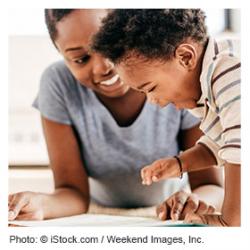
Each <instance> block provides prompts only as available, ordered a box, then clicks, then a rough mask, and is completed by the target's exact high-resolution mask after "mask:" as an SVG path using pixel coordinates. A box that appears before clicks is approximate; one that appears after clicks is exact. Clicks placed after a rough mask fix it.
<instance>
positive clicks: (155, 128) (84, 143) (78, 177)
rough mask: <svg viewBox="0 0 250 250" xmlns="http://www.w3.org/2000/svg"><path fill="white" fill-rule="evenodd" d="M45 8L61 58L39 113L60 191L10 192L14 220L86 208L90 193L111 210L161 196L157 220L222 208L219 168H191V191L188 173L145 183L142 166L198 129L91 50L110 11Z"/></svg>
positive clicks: (50, 73)
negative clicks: (135, 87)
mask: <svg viewBox="0 0 250 250" xmlns="http://www.w3.org/2000/svg"><path fill="white" fill-rule="evenodd" d="M45 14H46V23H47V27H48V30H49V33H50V37H51V39H52V41H53V43H54V45H55V47H56V48H57V50H58V51H59V52H60V53H61V54H62V56H63V57H64V62H58V63H55V64H53V65H51V66H50V67H48V68H47V69H46V71H45V72H44V74H43V76H42V79H41V85H40V90H39V94H38V97H37V99H36V101H35V103H34V106H35V107H37V108H38V109H39V110H40V112H41V116H42V125H43V129H44V135H45V138H46V142H47V148H48V153H49V159H50V166H51V168H52V171H53V174H54V181H55V191H54V192H53V193H52V194H44V193H33V192H21V193H17V194H12V195H10V196H9V220H13V219H49V218H57V217H63V216H70V215H75V214H80V213H86V212H87V211H88V209H89V204H90V199H91V200H92V201H94V202H95V203H97V204H99V205H100V206H103V207H112V208H113V211H112V209H111V212H114V213H116V212H117V208H138V207H148V206H154V205H158V204H160V203H161V205H160V206H158V209H157V215H158V216H159V218H160V219H166V218H172V219H182V218H184V216H185V214H186V213H187V212H190V211H193V212H196V213H207V212H213V211H214V209H216V210H220V206H221V201H222V199H223V189H222V179H221V172H220V170H219V169H216V168H210V169H207V170H204V171H199V172H195V173H190V174H189V175H188V178H189V183H190V186H191V190H192V193H188V192H185V191H183V188H184V187H185V186H186V184H187V176H185V178H183V179H182V180H179V179H176V180H174V179H173V180H167V181H164V182H161V183H158V184H156V185H154V187H153V188H152V187H150V188H148V187H145V186H143V185H142V184H141V180H140V169H141V167H142V166H144V165H147V164H149V163H150V162H152V161H154V160H156V159H158V158H161V157H163V156H166V154H167V155H169V156H172V155H175V154H177V153H178V152H179V150H180V149H187V148H189V147H191V146H192V145H193V144H194V143H195V141H196V140H197V139H198V138H199V137H200V135H201V133H200V131H199V129H198V125H199V124H198V121H197V120H196V119H195V118H194V117H192V116H191V115H189V114H188V113H187V112H186V111H177V110H176V109H175V108H174V107H173V106H171V105H169V106H168V107H166V108H165V109H162V110H161V109H160V108H157V107H155V106H153V105H150V104H149V103H147V102H145V99H146V98H145V95H144V94H141V93H139V92H135V91H134V90H132V89H130V88H129V87H128V86H126V85H125V84H124V83H123V82H121V81H120V79H119V76H118V75H117V74H116V72H115V71H114V67H113V65H112V64H111V63H110V62H109V61H108V60H107V59H105V58H102V57H101V56H100V55H99V54H95V53H91V51H90V50H89V44H90V42H91V39H92V36H93V35H94V34H95V33H96V32H97V31H98V29H99V26H100V25H101V19H102V18H103V17H104V16H105V15H106V14H107V11H106V10H100V9H99V10H65V9H58V10H56V9H54V10H46V12H45ZM89 177H91V178H89ZM177 191H178V192H177ZM156 193H157V195H154V194H156ZM165 198H167V200H166V201H165V202H164V199H165ZM101 211H102V213H105V208H102V209H101ZM120 211H121V210H119V212H120ZM126 211H129V210H126ZM139 211H141V210H139ZM109 212H110V210H109ZM141 215H142V214H141Z"/></svg>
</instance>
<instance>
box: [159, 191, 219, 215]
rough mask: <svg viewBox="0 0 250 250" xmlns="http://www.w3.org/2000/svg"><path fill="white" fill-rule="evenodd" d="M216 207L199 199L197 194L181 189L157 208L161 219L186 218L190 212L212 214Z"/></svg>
mask: <svg viewBox="0 0 250 250" xmlns="http://www.w3.org/2000/svg"><path fill="white" fill-rule="evenodd" d="M214 212H215V208H214V207H213V206H211V205H208V204H206V203H205V202H203V201H201V200H199V198H198V196H197V195H196V194H190V193H187V192H185V191H179V192H176V193H175V194H173V195H172V196H170V197H169V198H168V199H167V200H166V201H165V202H163V203H162V204H161V205H159V206H158V207H157V209H156V213H157V216H158V217H159V219H161V220H168V219H172V220H184V218H185V217H186V216H187V215H188V214H191V213H193V214H195V215H196V214H198V215H203V214H212V213H214Z"/></svg>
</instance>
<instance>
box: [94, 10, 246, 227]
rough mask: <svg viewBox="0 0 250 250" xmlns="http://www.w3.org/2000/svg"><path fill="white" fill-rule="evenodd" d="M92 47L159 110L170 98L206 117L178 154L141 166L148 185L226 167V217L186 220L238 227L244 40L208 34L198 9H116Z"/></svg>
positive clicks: (189, 215) (188, 216) (191, 216)
mask: <svg viewBox="0 0 250 250" xmlns="http://www.w3.org/2000/svg"><path fill="white" fill-rule="evenodd" d="M93 49H94V50H95V51H97V52H99V53H101V54H103V55H104V56H105V57H107V58H109V59H110V60H112V61H113V62H114V64H115V66H116V69H117V72H118V74H119V75H120V77H121V79H122V80H123V81H124V82H125V83H127V84H128V85H130V86H131V87H132V88H134V89H137V90H139V91H142V92H144V93H145V94H146V95H147V97H148V100H149V101H151V102H152V103H155V104H158V105H160V106H162V107H164V106H166V105H168V104H170V103H172V104H173V105H175V106H176V107H177V108H178V109H182V108H187V109H190V112H192V113H193V114H195V115H197V116H198V117H200V118H201V125H200V128H201V130H202V131H203V132H204V136H202V137H201V138H200V140H199V141H198V142H197V143H196V145H195V146H194V147H193V148H191V149H189V150H187V151H185V152H183V153H181V154H180V155H179V156H174V157H172V158H165V159H160V160H157V161H155V162H153V163H152V164H151V165H149V166H146V167H144V168H143V169H142V171H141V175H142V180H143V184H146V185H150V184H151V183H152V182H157V181H159V180H162V179H165V178H170V177H178V176H180V177H181V176H182V173H183V172H186V171H195V170H198V169H200V168H201V166H202V167H204V166H205V167H211V166H212V165H218V166H222V165H223V166H224V170H225V197H224V203H223V207H222V213H221V215H215V214H207V215H195V214H188V215H187V216H186V218H185V220H186V221H189V222H190V221H191V222H199V223H204V224H209V225H217V226H239V225H240V163H241V161H240V148H241V139H240V129H241V121H240V66H241V64H240V59H239V55H238V52H239V42H237V41H233V40H229V39H228V40H225V41H217V40H215V39H213V38H211V37H208V35H207V31H206V26H205V15H204V13H203V11H201V10H199V9H161V10H150V9H148V10H139V9H137V10H128V9H127V10H114V11H112V12H110V14H109V15H108V17H107V18H105V19H104V20H103V26H102V28H101V30H100V32H99V33H98V34H97V35H96V37H95V39H94V41H93ZM156 146H157V145H156ZM180 202H181V201H180Z"/></svg>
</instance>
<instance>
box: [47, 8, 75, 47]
mask: <svg viewBox="0 0 250 250" xmlns="http://www.w3.org/2000/svg"><path fill="white" fill-rule="evenodd" d="M72 11H74V9H45V11H44V12H45V23H46V26H47V29H48V32H49V35H50V38H51V40H52V42H53V43H54V45H55V40H56V37H57V29H56V24H57V23H58V22H59V21H61V20H62V19H63V18H64V17H65V16H67V15H68V14H70V13H71V12H72Z"/></svg>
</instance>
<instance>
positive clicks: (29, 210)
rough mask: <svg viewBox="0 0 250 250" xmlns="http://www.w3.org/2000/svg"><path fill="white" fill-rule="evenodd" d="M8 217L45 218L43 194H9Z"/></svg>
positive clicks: (17, 218) (20, 218)
mask: <svg viewBox="0 0 250 250" xmlns="http://www.w3.org/2000/svg"><path fill="white" fill-rule="evenodd" d="M8 206H9V213H8V219H9V220H10V221H11V220H43V219H44V213H43V209H42V195H41V194H40V193H35V192H20V193H15V194H10V195H9V203H8Z"/></svg>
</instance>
